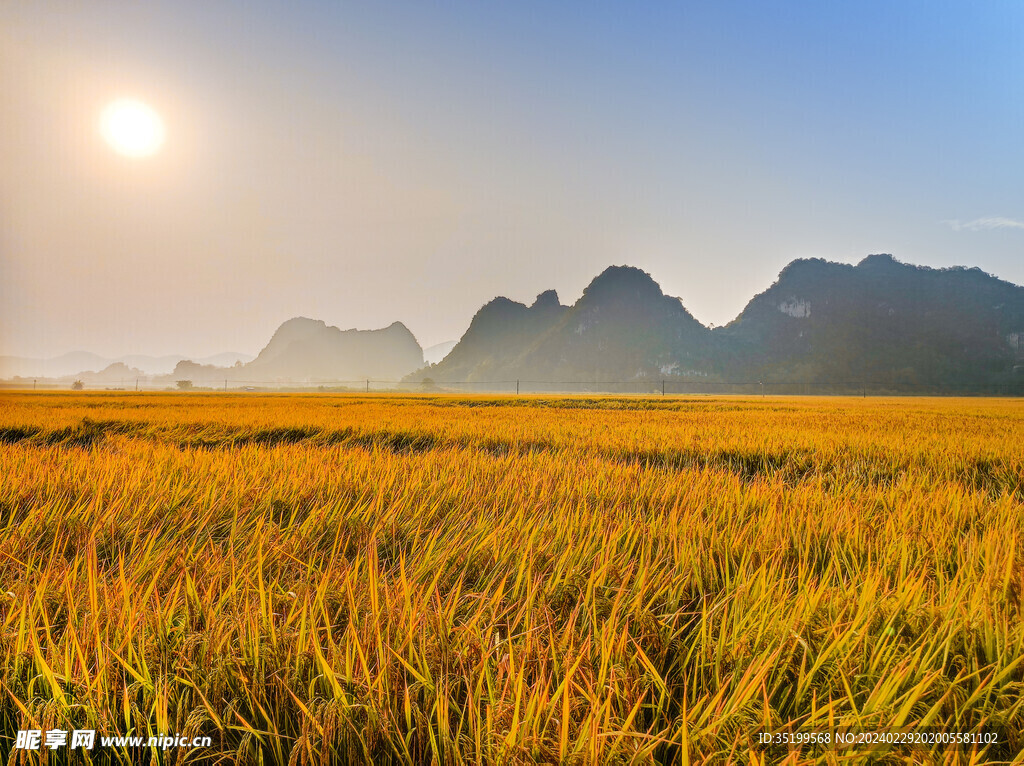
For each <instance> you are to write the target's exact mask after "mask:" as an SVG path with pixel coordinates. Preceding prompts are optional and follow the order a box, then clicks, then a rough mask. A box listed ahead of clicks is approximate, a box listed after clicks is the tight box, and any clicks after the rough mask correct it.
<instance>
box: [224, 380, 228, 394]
mask: <svg viewBox="0 0 1024 766" xmlns="http://www.w3.org/2000/svg"><path fill="white" fill-rule="evenodd" d="M224 390H225V391H227V390H228V381H227V379H225V380H224Z"/></svg>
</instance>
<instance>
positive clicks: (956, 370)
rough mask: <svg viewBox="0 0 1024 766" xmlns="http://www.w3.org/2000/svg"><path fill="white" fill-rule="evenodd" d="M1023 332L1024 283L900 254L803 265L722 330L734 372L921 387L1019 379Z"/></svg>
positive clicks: (726, 360)
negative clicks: (927, 264)
mask: <svg viewBox="0 0 1024 766" xmlns="http://www.w3.org/2000/svg"><path fill="white" fill-rule="evenodd" d="M1022 335H1024V288H1022V287H1018V286H1017V285H1013V284H1010V283H1009V282H1004V281H1002V280H999V279H996V278H995V277H992V276H990V275H989V274H986V273H985V272H983V271H981V270H980V269H977V268H974V269H967V268H962V267H955V268H949V269H931V268H924V267H920V266H913V265H910V264H906V263H900V262H899V261H897V260H895V259H894V258H893V257H892V256H891V255H871V256H868V257H867V258H865V259H864V260H862V261H861V262H860V263H858V264H857V265H856V266H850V265H848V264H841V263H830V262H827V261H823V260H798V261H794V262H793V263H791V264H789V265H788V266H787V267H786V268H785V269H783V270H782V272H781V273H780V274H779V278H778V280H777V281H776V282H775V283H774V284H773V285H772V286H771V287H769V288H768V289H767V290H766V291H765V292H763V293H761V294H760V295H758V296H756V297H755V298H753V299H752V300H751V301H750V303H749V304H747V307H746V308H745V309H744V310H743V312H742V313H741V314H740V315H739V316H738V317H737V318H736V319H735V320H734V321H733V322H731V323H730V324H728V325H726V326H725V327H723V328H720V329H719V330H717V331H716V336H717V339H718V340H719V341H720V342H719V353H720V356H721V360H722V364H721V367H722V369H723V371H724V372H725V373H726V374H730V375H740V376H743V375H748V376H757V377H762V376H763V377H768V378H774V379H778V380H808V381H811V382H814V381H818V382H823V381H861V380H869V381H877V382H881V383H886V382H891V383H897V384H918V385H923V384H926V383H929V382H944V381H955V382H960V383H963V384H966V385H970V384H974V383H985V382H993V381H997V380H999V379H1001V378H1002V377H1005V376H1007V375H1012V370H1013V367H1014V366H1015V365H1017V364H1020V362H1021V356H1022V354H1021V349H1022V347H1024V343H1022Z"/></svg>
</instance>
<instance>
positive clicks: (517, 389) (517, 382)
mask: <svg viewBox="0 0 1024 766" xmlns="http://www.w3.org/2000/svg"><path fill="white" fill-rule="evenodd" d="M516 396H519V381H518V380H517V381H516Z"/></svg>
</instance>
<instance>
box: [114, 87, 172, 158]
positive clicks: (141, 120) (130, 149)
mask: <svg viewBox="0 0 1024 766" xmlns="http://www.w3.org/2000/svg"><path fill="white" fill-rule="evenodd" d="M100 133H102V134H103V138H104V139H106V141H107V143H108V144H110V147H111V148H112V149H113V150H114V151H115V152H117V153H118V154H122V155H124V156H125V157H149V156H150V155H152V154H155V153H156V152H157V151H159V149H160V147H161V146H162V145H163V143H164V122H163V120H162V119H160V115H159V114H157V112H156V110H154V109H153V108H152V107H150V106H148V105H146V104H144V103H142V102H141V101H136V100H134V99H127V98H122V99H118V100H117V101H113V102H111V103H109V104H107V106H106V107H105V108H104V109H103V113H102V114H101V115H100Z"/></svg>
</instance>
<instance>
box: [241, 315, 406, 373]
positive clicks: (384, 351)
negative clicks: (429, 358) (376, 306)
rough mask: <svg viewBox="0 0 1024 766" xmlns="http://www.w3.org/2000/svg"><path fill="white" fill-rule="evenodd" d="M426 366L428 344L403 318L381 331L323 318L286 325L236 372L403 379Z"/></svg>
mask: <svg viewBox="0 0 1024 766" xmlns="http://www.w3.org/2000/svg"><path fill="white" fill-rule="evenodd" d="M422 366H423V349H422V348H420V344H419V343H417V342H416V338H415V337H413V334H412V333H411V332H409V330H408V328H407V327H406V326H405V325H404V324H402V323H401V322H395V323H393V324H392V325H390V326H388V327H385V328H383V329H381V330H355V329H353V330H339V329H338V328H337V327H331V326H329V325H328V324H326V323H325V322H323V321H321V320H317V319H307V318H305V317H297V318H295V319H289V320H288V321H287V322H285V323H284V324H282V325H281V326H280V327H279V328H277V331H276V332H275V333H274V335H273V337H272V338H271V339H270V342H269V343H268V344H267V345H266V347H265V348H264V349H263V350H262V351H260V353H259V355H258V356H257V357H256V358H255V359H254V360H252V361H251V362H249V363H248V364H245V365H242V366H241V367H240V368H232V370H231V372H232V377H234V378H235V379H243V378H244V379H245V380H252V381H265V382H275V381H294V382H299V381H310V382H316V381H343V380H351V381H355V380H363V379H366V378H370V379H378V380H397V379H399V378H401V377H402V376H404V375H407V374H409V373H410V372H412V371H413V370H416V369H418V368H420V367H422Z"/></svg>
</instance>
